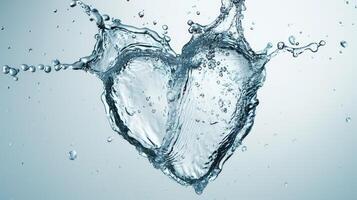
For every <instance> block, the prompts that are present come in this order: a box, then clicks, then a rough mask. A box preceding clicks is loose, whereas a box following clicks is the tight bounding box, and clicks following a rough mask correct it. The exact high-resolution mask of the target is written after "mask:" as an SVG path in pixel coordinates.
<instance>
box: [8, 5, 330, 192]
mask: <svg viewBox="0 0 357 200" xmlns="http://www.w3.org/2000/svg"><path fill="white" fill-rule="evenodd" d="M243 3H244V1H243V0H222V7H221V14H220V16H219V17H218V18H217V19H216V20H215V21H214V22H213V23H212V24H211V25H208V26H201V25H199V24H195V23H193V22H192V23H191V22H190V23H189V24H190V25H191V27H190V30H189V31H190V32H191V33H192V34H193V37H192V39H191V41H190V42H189V43H187V44H186V45H185V46H184V48H183V49H182V53H181V55H178V54H176V53H175V52H174V51H173V50H172V49H171V47H170V46H169V44H168V41H169V39H168V37H167V36H164V37H161V36H159V35H158V34H157V33H156V32H154V31H151V30H149V29H146V28H143V29H139V28H135V27H131V26H127V25H123V24H122V23H121V22H120V21H119V20H113V21H112V23H110V24H106V23H105V21H106V20H107V19H109V17H108V16H101V15H100V14H99V12H98V11H97V10H96V9H93V8H91V7H90V6H87V5H85V4H84V3H82V2H81V1H73V3H72V4H71V5H72V6H75V5H77V4H78V5H80V6H81V7H82V8H84V10H85V12H86V13H87V14H88V15H90V16H92V17H93V19H94V20H95V21H96V22H97V25H98V28H99V34H98V35H97V44H96V46H95V49H94V51H93V54H92V55H90V56H88V57H85V58H82V59H80V61H78V62H76V63H74V64H71V65H67V64H62V65H60V63H59V62H58V61H56V62H55V63H54V66H55V67H57V68H55V69H67V68H69V67H70V68H72V69H77V70H85V71H89V72H91V73H94V74H95V75H97V76H98V77H99V78H100V79H101V80H102V81H103V83H104V88H105V91H104V93H103V96H102V99H103V102H104V104H105V107H106V111H107V114H108V118H109V120H110V122H111V125H112V127H113V129H114V130H115V131H116V132H118V133H119V134H120V135H122V136H123V137H124V138H125V139H126V140H127V141H129V142H130V143H131V144H132V145H134V146H135V147H136V148H137V149H138V151H139V152H140V153H141V154H142V155H145V156H147V158H148V159H149V160H150V162H151V163H152V164H153V165H154V166H155V167H156V168H158V169H161V170H162V171H163V172H164V173H165V174H167V175H169V176H170V177H172V178H173V179H175V180H176V181H178V182H179V183H181V184H183V185H192V186H193V187H194V188H195V190H196V192H197V193H201V192H202V191H203V189H204V188H205V187H206V185H207V184H208V182H209V181H210V180H213V179H215V178H216V177H217V175H218V174H219V173H220V172H221V170H222V167H223V164H224V162H225V161H226V160H227V159H228V158H229V157H230V156H231V155H232V154H233V152H234V151H235V149H236V148H237V147H238V146H239V145H240V144H241V142H242V141H243V139H244V138H245V137H246V136H247V135H248V133H249V131H250V129H251V128H252V125H253V123H254V117H255V108H256V106H257V105H258V100H257V90H258V89H259V88H260V87H261V86H262V84H263V82H264V80H265V68H264V66H265V64H266V63H267V62H268V61H269V60H270V59H271V57H272V56H273V55H276V54H277V52H278V51H279V50H286V51H289V52H292V53H293V54H294V56H297V55H299V54H301V53H302V52H303V51H304V50H310V51H313V52H316V51H317V50H318V48H319V47H320V46H322V45H324V43H323V42H320V43H319V44H316V43H312V44H310V45H308V46H305V47H300V48H291V47H287V46H285V45H284V44H283V43H280V44H279V45H278V50H277V51H275V52H273V53H271V54H268V53H267V49H266V50H265V51H262V52H261V53H255V52H254V51H253V50H252V49H251V48H250V46H249V44H248V43H247V42H246V40H245V38H244V35H243V29H242V26H241V18H242V14H241V13H242V10H243V9H244V5H243ZM40 67H41V68H44V66H43V65H41V66H40ZM11 70H13V71H14V70H16V69H14V68H10V67H8V66H6V69H5V68H4V72H5V73H6V72H7V73H10V71H11ZM56 71H57V70H56ZM16 72H17V73H18V72H19V70H16ZM17 73H16V74H14V73H10V75H12V76H16V75H17Z"/></svg>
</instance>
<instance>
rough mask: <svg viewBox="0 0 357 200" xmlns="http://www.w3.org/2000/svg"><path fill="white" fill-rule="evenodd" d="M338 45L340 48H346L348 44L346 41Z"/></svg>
mask: <svg viewBox="0 0 357 200" xmlns="http://www.w3.org/2000/svg"><path fill="white" fill-rule="evenodd" d="M340 45H341V47H343V48H346V47H347V46H348V43H347V42H346V41H341V42H340Z"/></svg>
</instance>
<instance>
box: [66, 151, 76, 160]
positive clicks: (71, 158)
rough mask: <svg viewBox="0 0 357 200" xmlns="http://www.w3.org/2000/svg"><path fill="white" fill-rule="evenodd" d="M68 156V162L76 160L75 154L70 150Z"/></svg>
mask: <svg viewBox="0 0 357 200" xmlns="http://www.w3.org/2000/svg"><path fill="white" fill-rule="evenodd" d="M68 156H69V159H70V160H76V159H77V152H76V151H75V150H72V151H70V152H68Z"/></svg>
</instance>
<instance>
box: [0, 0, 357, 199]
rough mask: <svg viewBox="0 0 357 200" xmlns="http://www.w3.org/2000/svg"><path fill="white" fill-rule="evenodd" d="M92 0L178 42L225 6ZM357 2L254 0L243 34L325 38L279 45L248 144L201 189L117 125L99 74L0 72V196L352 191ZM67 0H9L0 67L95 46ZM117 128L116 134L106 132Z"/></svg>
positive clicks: (328, 194) (320, 195) (356, 190)
mask: <svg viewBox="0 0 357 200" xmlns="http://www.w3.org/2000/svg"><path fill="white" fill-rule="evenodd" d="M87 3H89V4H92V5H94V6H95V7H97V8H98V9H99V10H100V11H101V12H102V13H107V14H110V15H111V16H113V17H116V18H120V19H122V21H123V22H124V23H126V24H131V25H136V26H142V25H143V24H146V23H148V25H145V26H148V27H151V28H154V29H155V30H158V31H159V32H162V30H161V26H162V25H163V24H167V25H168V26H169V34H170V36H171V38H172V46H173V48H174V49H175V50H177V52H180V48H181V47H182V46H183V45H184V44H185V43H186V42H187V41H188V40H189V38H190V35H189V34H188V32H187V28H188V26H187V24H186V22H187V20H188V19H193V20H194V21H196V22H200V23H203V24H204V23H208V22H211V21H212V20H213V19H215V17H216V16H217V15H218V12H219V8H220V0H209V1H207V0H206V1H203V0H200V1H198V0H180V1H176V0H130V2H127V1H126V0H96V1H95V0H88V1H87ZM356 4H357V2H356V1H350V3H349V4H346V3H345V1H343V0H339V1H336V0H315V1H309V0H299V1H298V0H270V1H261V0H247V1H246V5H247V11H246V12H245V20H244V26H245V30H246V32H245V33H246V37H247V38H248V41H249V42H250V43H251V45H252V47H253V48H254V49H256V50H260V49H263V48H264V47H265V45H266V44H267V42H272V43H274V44H276V43H277V42H279V41H287V38H288V37H289V36H290V35H295V36H296V37H297V39H298V41H299V42H300V43H303V44H304V43H308V42H312V41H319V40H320V39H324V40H326V42H327V46H326V47H323V48H321V50H320V51H319V52H318V53H316V54H312V53H305V54H304V55H302V56H300V57H299V58H293V57H292V56H291V55H289V54H283V55H279V56H278V57H276V58H274V59H273V60H272V61H271V62H270V63H269V64H267V66H266V67H267V80H266V83H265V86H264V87H263V88H262V89H261V90H260V91H259V99H260V101H261V104H260V106H259V107H258V109H257V117H256V121H255V122H256V123H255V126H254V128H253V130H252V131H251V133H250V135H249V136H248V137H247V138H246V140H245V141H244V145H246V146H247V147H248V151H246V152H244V153H242V152H241V151H240V150H238V151H237V152H236V153H235V154H234V156H232V157H231V158H230V160H229V161H228V162H227V163H226V164H225V166H224V169H223V172H222V173H221V174H220V176H219V177H218V178H217V180H216V181H214V182H212V183H210V184H209V185H208V187H207V189H206V190H205V191H204V193H203V195H201V196H197V195H196V194H195V193H194V191H193V190H192V188H186V187H183V186H180V185H179V184H177V183H176V182H174V181H172V180H171V179H169V178H168V177H166V176H165V175H163V174H162V173H161V172H160V171H158V170H156V169H154V168H153V167H152V166H151V164H150V163H149V162H148V161H147V160H146V159H145V158H143V157H141V156H139V155H138V153H137V151H136V150H135V148H133V147H132V146H131V145H129V144H128V143H127V142H126V141H125V140H124V139H122V138H121V137H120V136H119V135H117V134H116V133H115V132H113V131H112V130H111V128H110V125H109V123H108V121H107V119H106V116H105V111H104V106H103V105H102V102H101V100H100V95H101V93H102V84H101V82H100V81H99V80H98V79H97V78H95V77H94V76H92V75H90V74H86V73H84V72H81V71H65V72H54V73H51V74H49V75H47V74H45V73H43V72H41V73H35V74H31V73H30V72H28V73H23V74H21V75H20V80H19V81H18V82H15V81H13V80H12V79H11V78H10V77H8V76H5V75H0V199H1V200H81V199H86V200H98V199H105V200H112V199H113V200H114V199H115V200H118V199H121V200H131V199H133V200H138V199H145V200H161V199H165V200H166V199H170V200H182V199H185V200H186V199H198V200H214V199H217V200H223V199H226V200H237V199H242V200H251V199H252V200H254V199H264V200H270V199H274V200H276V199H285V200H290V199H294V200H295V199H296V200H301V199H313V200H316V199H323V200H330V199H331V200H334V199H345V200H349V199H356V198H357V172H356V169H357V156H356V152H357V151H356V150H357V148H356V142H357V136H356V133H357V126H356V121H357V108H356V101H357V92H356V80H357V79H356V77H357V75H356V72H357V69H356V67H357V66H356V65H357V61H356V59H357V57H356V52H357V38H356V35H357V31H356V28H357V25H354V24H353V23H357V9H356V8H355V6H356ZM194 5H196V6H197V7H193V6H194ZM67 8H69V1H60V0H55V1H53V0H52V1H45V0H31V1H21V0H1V2H0V26H4V27H5V30H4V31H0V65H4V64H9V65H12V66H19V65H20V64H22V63H29V64H38V63H45V64H46V63H50V61H51V60H52V59H54V58H58V59H60V60H61V61H64V62H72V61H75V60H77V59H78V58H79V57H81V56H85V55H89V54H90V52H91V51H92V49H93V46H94V43H95V40H94V37H93V36H94V34H95V33H96V27H95V25H94V24H93V23H91V22H89V20H88V17H87V16H86V15H85V14H84V13H82V11H81V10H80V9H79V8H74V9H69V10H67ZM55 9H58V12H57V13H54V12H53V10H55ZM141 10H144V11H145V17H144V18H143V19H140V18H139V17H138V15H137V13H138V12H139V11H141ZM197 10H199V11H200V12H201V15H200V16H197V15H196V14H195V12H196V11H197ZM73 19H74V20H75V22H74V23H72V20H73ZM154 20H157V21H158V25H157V26H153V25H152V21H154ZM253 22H254V24H255V25H252V24H253ZM340 22H342V24H341V23H340ZM57 25H59V28H56V26H57ZM250 27H253V28H254V30H250ZM30 30H31V32H29V31H30ZM300 31H302V34H300V33H299V32H300ZM80 33H82V34H80ZM341 40H346V41H347V42H348V47H347V48H345V49H344V48H342V47H341V46H340V45H339V42H340V41H341ZM9 46H11V49H8V47H9ZM29 48H32V49H33V51H32V52H30V53H29V52H28V49H29ZM339 51H342V53H340V52H339ZM44 53H46V55H44ZM330 57H331V58H332V59H331V60H330V59H329V58H330ZM8 87H9V88H10V89H8ZM347 117H351V119H352V120H351V121H350V122H349V123H346V121H345V119H346V118H347ZM109 136H112V137H113V138H114V141H113V142H112V143H107V142H106V139H107V137H109ZM70 150H76V151H77V152H78V159H77V160H75V161H70V160H69V159H68V152H69V151H70Z"/></svg>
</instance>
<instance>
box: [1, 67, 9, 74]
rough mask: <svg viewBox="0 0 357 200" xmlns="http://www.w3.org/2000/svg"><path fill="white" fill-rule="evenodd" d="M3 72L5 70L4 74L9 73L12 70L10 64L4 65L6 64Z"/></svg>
mask: <svg viewBox="0 0 357 200" xmlns="http://www.w3.org/2000/svg"><path fill="white" fill-rule="evenodd" d="M2 72H3V73H4V74H8V73H9V72H10V67H9V66H8V65H4V66H3V67H2Z"/></svg>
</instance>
